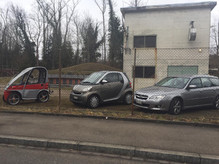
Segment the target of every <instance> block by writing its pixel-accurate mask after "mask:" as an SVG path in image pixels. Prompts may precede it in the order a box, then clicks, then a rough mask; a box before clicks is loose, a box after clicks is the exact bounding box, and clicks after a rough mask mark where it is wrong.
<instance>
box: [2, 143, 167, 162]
mask: <svg viewBox="0 0 219 164" xmlns="http://www.w3.org/2000/svg"><path fill="white" fill-rule="evenodd" d="M0 159H1V160H0V164H102V163H104V164H143V163H147V164H160V163H162V164H168V163H169V162H166V161H156V160H141V159H129V158H124V157H122V158H121V157H119V156H107V155H102V154H101V155H100V154H91V153H84V152H82V153H79V152H75V151H57V150H46V149H36V148H34V149H33V148H28V147H17V146H13V147H12V146H7V145H0Z"/></svg>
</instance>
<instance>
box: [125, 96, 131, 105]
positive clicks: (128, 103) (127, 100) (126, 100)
mask: <svg viewBox="0 0 219 164" xmlns="http://www.w3.org/2000/svg"><path fill="white" fill-rule="evenodd" d="M124 103H125V104H127V105H130V104H132V93H126V94H125V97H124Z"/></svg>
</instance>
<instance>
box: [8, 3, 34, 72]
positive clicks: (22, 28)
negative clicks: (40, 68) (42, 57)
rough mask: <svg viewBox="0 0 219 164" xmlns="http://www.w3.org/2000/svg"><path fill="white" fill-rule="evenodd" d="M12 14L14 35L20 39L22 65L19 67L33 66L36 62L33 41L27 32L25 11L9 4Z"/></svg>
mask: <svg viewBox="0 0 219 164" xmlns="http://www.w3.org/2000/svg"><path fill="white" fill-rule="evenodd" d="M11 10H12V14H13V16H14V23H15V24H14V25H15V29H16V31H15V32H16V35H17V36H18V39H20V46H22V55H21V58H20V60H22V61H23V62H22V65H21V66H20V67H21V68H20V69H23V68H26V67H30V66H34V65H35V64H36V58H35V42H34V41H33V40H31V36H30V35H29V34H28V21H27V19H26V14H25V12H24V11H23V10H22V9H21V8H19V7H15V6H13V5H12V6H11Z"/></svg>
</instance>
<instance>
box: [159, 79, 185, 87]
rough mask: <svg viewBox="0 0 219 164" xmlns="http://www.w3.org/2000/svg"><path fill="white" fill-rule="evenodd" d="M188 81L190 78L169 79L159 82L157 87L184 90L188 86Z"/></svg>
mask: <svg viewBox="0 0 219 164" xmlns="http://www.w3.org/2000/svg"><path fill="white" fill-rule="evenodd" d="M188 81H189V78H184V77H167V78H164V79H163V80H161V81H159V82H158V83H157V84H156V86H160V87H170V88H179V89H182V88H184V87H185V86H186V84H187V83H188Z"/></svg>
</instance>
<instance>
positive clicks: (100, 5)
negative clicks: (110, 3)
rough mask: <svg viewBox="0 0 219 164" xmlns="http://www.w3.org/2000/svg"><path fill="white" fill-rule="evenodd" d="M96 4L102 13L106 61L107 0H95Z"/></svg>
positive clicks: (104, 56) (104, 58) (104, 57)
mask: <svg viewBox="0 0 219 164" xmlns="http://www.w3.org/2000/svg"><path fill="white" fill-rule="evenodd" d="M95 3H96V5H97V6H98V8H99V9H100V11H101V14H102V21H103V22H102V24H103V38H104V40H103V60H104V62H106V23H105V22H106V20H105V12H106V5H107V4H106V0H101V1H100V2H98V1H97V0H95Z"/></svg>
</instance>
